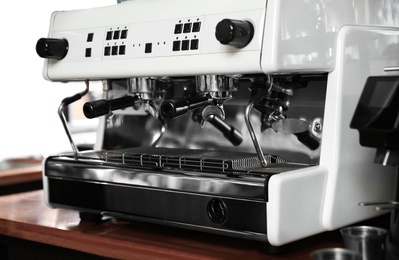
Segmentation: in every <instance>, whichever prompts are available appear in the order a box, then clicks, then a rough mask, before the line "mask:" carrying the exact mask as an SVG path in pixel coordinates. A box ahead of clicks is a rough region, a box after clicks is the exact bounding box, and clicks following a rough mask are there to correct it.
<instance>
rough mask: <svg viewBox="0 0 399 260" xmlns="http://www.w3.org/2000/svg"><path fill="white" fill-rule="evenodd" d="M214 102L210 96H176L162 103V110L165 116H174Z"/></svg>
mask: <svg viewBox="0 0 399 260" xmlns="http://www.w3.org/2000/svg"><path fill="white" fill-rule="evenodd" d="M211 103H212V98H211V97H210V96H198V97H190V98H175V99H171V100H166V101H164V102H163V103H162V105H161V107H160V110H161V114H162V116H164V117H165V118H174V117H177V116H181V115H184V114H186V113H187V112H188V111H189V110H194V109H199V108H204V107H206V106H208V105H209V104H211Z"/></svg>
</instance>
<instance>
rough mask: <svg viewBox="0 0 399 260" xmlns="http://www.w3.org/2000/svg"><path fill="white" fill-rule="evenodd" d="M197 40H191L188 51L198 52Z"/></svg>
mask: <svg viewBox="0 0 399 260" xmlns="http://www.w3.org/2000/svg"><path fill="white" fill-rule="evenodd" d="M198 45H199V40H198V39H193V40H191V45H190V50H198Z"/></svg>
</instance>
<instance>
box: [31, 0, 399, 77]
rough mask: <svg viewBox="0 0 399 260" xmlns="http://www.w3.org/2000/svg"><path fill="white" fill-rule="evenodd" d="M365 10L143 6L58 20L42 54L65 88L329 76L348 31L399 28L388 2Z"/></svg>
mask: <svg viewBox="0 0 399 260" xmlns="http://www.w3.org/2000/svg"><path fill="white" fill-rule="evenodd" d="M357 2H361V3H357V4H353V3H352V1H347V0H334V1H328V2H323V1H319V0H306V1H305V0H269V1H267V0H251V1H240V0H218V1H213V0H203V1H192V0H135V1H126V2H123V3H121V4H117V5H113V6H107V7H100V8H93V9H86V10H73V11H64V12H54V13H53V14H52V17H51V24H50V31H49V35H48V38H46V39H41V40H39V42H38V44H37V52H38V53H39V55H40V56H42V57H44V58H47V59H46V62H45V67H44V76H45V78H47V79H49V80H60V81H68V80H84V79H106V78H128V77H148V76H154V77H162V76H187V75H203V74H227V75H232V74H250V73H267V74H273V73H287V72H328V71H331V70H333V69H334V60H335V41H336V39H335V38H336V35H337V32H338V31H339V29H340V28H341V27H342V26H344V25H347V24H359V25H370V24H371V25H391V26H397V25H398V24H399V22H398V19H399V18H397V17H396V18H395V17H386V16H384V12H383V10H384V6H385V5H383V3H382V1H375V0H370V1H357ZM379 2H381V3H379ZM383 2H384V3H385V2H387V1H383ZM392 5H395V4H394V3H392Z"/></svg>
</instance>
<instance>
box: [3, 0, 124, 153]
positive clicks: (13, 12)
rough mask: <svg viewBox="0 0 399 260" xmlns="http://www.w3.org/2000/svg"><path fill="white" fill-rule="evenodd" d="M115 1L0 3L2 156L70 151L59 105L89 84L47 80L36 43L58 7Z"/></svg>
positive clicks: (23, 0) (74, 7) (111, 3)
mask: <svg viewBox="0 0 399 260" xmlns="http://www.w3.org/2000/svg"><path fill="white" fill-rule="evenodd" d="M116 3H117V0H84V1H81V0H68V1H61V0H36V1H30V0H20V1H6V2H3V3H2V4H1V5H2V7H1V8H0V20H1V24H2V25H3V26H2V30H1V34H0V35H1V36H0V39H1V40H0V50H1V58H0V64H1V70H0V75H1V88H0V89H1V93H0V115H1V119H0V160H5V159H10V158H20V157H42V156H47V155H50V154H53V153H59V152H64V151H71V148H70V145H69V142H68V139H67V136H66V135H65V132H64V130H63V127H62V124H61V121H60V120H59V117H58V114H57V109H58V106H59V104H60V102H61V100H62V99H63V98H65V97H67V96H71V95H73V94H75V93H77V92H80V91H82V90H84V89H85V85H84V83H83V82H76V83H58V82H57V83H56V82H48V81H46V80H45V79H44V78H43V76H42V69H43V62H44V61H43V59H41V58H40V57H39V56H38V55H37V54H36V51H35V46H36V42H37V40H38V39H39V38H41V37H47V34H48V29H49V24H50V16H51V13H52V12H54V11H62V10H73V9H83V8H92V7H97V6H106V5H113V4H116ZM100 84H101V83H100V82H96V83H94V84H93V85H94V86H93V87H94V89H101V86H100ZM86 123H89V124H90V125H91V126H92V125H93V123H95V122H94V121H93V122H89V120H82V122H81V123H80V124H81V125H85V124H86ZM78 124H79V123H78ZM91 141H92V140H88V142H91Z"/></svg>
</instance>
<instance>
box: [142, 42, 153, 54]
mask: <svg viewBox="0 0 399 260" xmlns="http://www.w3.org/2000/svg"><path fill="white" fill-rule="evenodd" d="M144 52H145V53H151V52H152V43H146V44H145V49H144Z"/></svg>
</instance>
